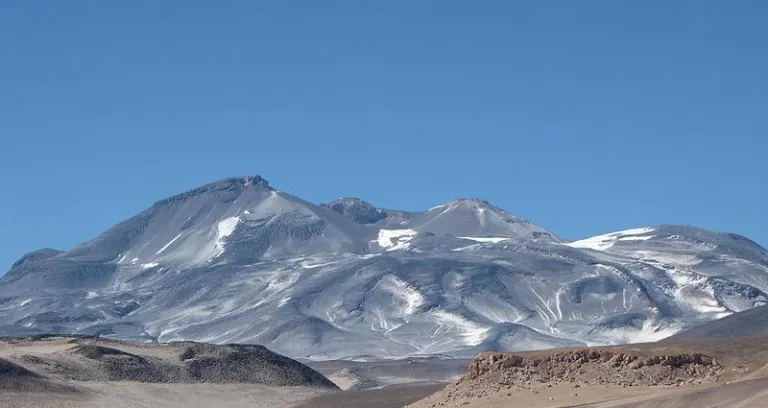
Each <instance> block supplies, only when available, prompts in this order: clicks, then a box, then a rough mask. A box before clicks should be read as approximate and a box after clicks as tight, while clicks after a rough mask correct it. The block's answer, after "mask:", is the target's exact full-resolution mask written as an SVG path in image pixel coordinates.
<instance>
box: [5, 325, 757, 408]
mask: <svg viewBox="0 0 768 408" xmlns="http://www.w3.org/2000/svg"><path fill="white" fill-rule="evenodd" d="M309 366H311V368H310V367H308V366H307V365H304V364H301V363H299V362H297V361H295V360H292V359H288V358H285V357H282V356H279V355H277V354H274V353H271V352H269V351H268V350H266V349H264V348H261V347H258V346H232V345H229V346H212V345H207V344H199V343H191V342H183V343H170V344H164V345H139V344H131V343H124V342H116V341H110V340H103V339H95V338H77V337H42V338H16V339H2V340H0V406H2V407H9V408H16V407H18V408H38V407H73V408H74V407H84V408H91V407H94V408H95V407H104V406H110V407H118V408H122V407H145V408H149V407H153V408H154V407H184V408H194V407H251V408H261V407H265V408H266V407H282V408H288V407H291V408H330V407H350V408H353V407H366V408H400V407H404V406H407V407H408V408H439V407H463V408H481V407H483V408H502V407H505V408H506V407H531V408H538V407H541V408H543V407H548V408H552V407H596V408H597V407H623V408H708V407H728V408H765V407H768V337H748V338H737V339H725V340H698V341H691V340H683V341H678V342H668V343H649V344H636V345H626V346H614V347H593V348H577V349H556V350H543V351H535V352H522V353H484V354H481V355H479V356H478V357H477V358H475V359H473V360H449V359H436V358H434V359H430V358H425V359H406V360H391V361H376V362H360V361H324V362H310V363H309ZM326 377H328V378H331V379H335V381H336V384H334V383H332V382H331V381H330V380H329V379H328V378H326ZM344 389H346V391H345V390H344Z"/></svg>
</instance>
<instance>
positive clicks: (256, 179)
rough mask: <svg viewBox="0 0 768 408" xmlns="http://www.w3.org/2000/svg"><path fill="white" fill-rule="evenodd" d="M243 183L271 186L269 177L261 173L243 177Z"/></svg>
mask: <svg viewBox="0 0 768 408" xmlns="http://www.w3.org/2000/svg"><path fill="white" fill-rule="evenodd" d="M243 184H245V185H246V186H250V185H254V186H259V187H265V188H269V181H267V179H265V178H264V177H261V176H259V175H256V176H245V177H243Z"/></svg>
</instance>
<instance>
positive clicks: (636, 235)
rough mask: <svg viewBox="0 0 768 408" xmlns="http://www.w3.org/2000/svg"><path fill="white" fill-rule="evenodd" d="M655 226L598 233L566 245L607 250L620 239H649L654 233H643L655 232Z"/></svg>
mask: <svg viewBox="0 0 768 408" xmlns="http://www.w3.org/2000/svg"><path fill="white" fill-rule="evenodd" d="M653 231H654V229H653V228H634V229H628V230H624V231H619V232H613V233H610V234H605V235H598V236H596V237H591V238H587V239H582V240H580V241H574V242H570V243H567V244H565V245H567V246H569V247H572V248H584V249H594V250H596V251H605V250H606V249H608V248H610V247H612V246H613V245H615V244H616V243H617V242H619V241H647V240H649V239H651V238H653V235H643V234H648V233H650V232H653Z"/></svg>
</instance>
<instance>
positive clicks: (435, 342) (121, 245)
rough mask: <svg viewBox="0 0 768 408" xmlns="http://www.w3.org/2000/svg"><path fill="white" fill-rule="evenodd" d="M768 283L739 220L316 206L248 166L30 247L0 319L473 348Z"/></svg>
mask: <svg viewBox="0 0 768 408" xmlns="http://www.w3.org/2000/svg"><path fill="white" fill-rule="evenodd" d="M766 292H768V252H767V251H766V250H765V249H764V248H762V247H760V246H759V245H757V244H756V243H754V242H752V241H750V240H749V239H746V238H744V237H740V236H738V235H734V234H723V233H718V232H712V231H706V230H701V229H697V228H693V227H683V226H655V227H648V228H637V229H632V230H626V231H620V232H616V233H610V234H605V235H601V236H598V237H593V238H587V239H584V240H579V241H575V242H567V241H564V240H562V239H560V238H558V237H557V236H556V235H555V234H554V233H552V232H550V231H548V230H546V229H544V228H542V227H540V226H537V225H535V224H533V223H531V222H530V221H527V220H525V219H523V218H519V217H516V216H514V215H511V214H509V213H508V212H507V211H505V210H503V209H501V208H498V207H496V206H494V205H492V204H490V203H489V202H487V201H485V200H481V199H475V198H467V199H458V200H454V201H451V202H449V203H446V204H443V205H439V206H436V207H433V208H431V209H429V210H426V211H421V212H409V211H401V210H393V209H384V208H379V207H376V206H375V205H373V204H370V203H368V202H366V201H364V200H362V199H359V198H340V199H338V200H334V201H332V202H330V203H326V204H320V205H316V204H313V203H310V202H307V201H305V200H302V199H300V198H298V197H296V196H293V195H290V194H288V193H285V192H282V191H280V190H278V189H275V188H273V187H271V186H270V185H269V183H268V182H267V180H265V179H264V178H262V177H260V176H248V177H238V178H228V179H225V180H221V181H218V182H215V183H211V184H207V185H204V186H202V187H199V188H196V189H193V190H190V191H187V192H184V193H182V194H179V195H176V196H173V197H170V198H167V199H164V200H161V201H158V202H157V203H155V204H154V205H152V206H151V207H149V208H147V209H146V210H144V211H142V212H141V213H139V214H137V215H135V216H133V217H131V218H129V219H127V220H125V221H123V222H121V223H119V224H117V225H116V226H114V227H112V228H110V229H109V230H107V231H105V232H104V233H103V234H101V235H99V236H98V237H95V238H94V239H92V240H90V241H87V242H84V243H82V244H80V245H78V246H77V247H75V248H73V249H71V250H67V251H58V250H53V249H42V250H38V251H35V252H32V253H30V254H27V255H25V256H24V257H22V258H21V259H20V260H19V261H17V262H16V263H15V264H14V265H13V267H12V268H11V270H10V271H9V272H8V273H7V274H6V275H5V276H4V277H3V278H2V279H0V335H18V334H34V333H83V334H92V335H102V336H107V337H114V338H122V339H133V340H141V341H172V340H196V341H205V342H214V343H257V344H263V345H266V346H268V347H270V348H272V349H274V350H276V351H278V352H280V353H284V354H288V355H290V356H293V357H307V358H314V359H324V358H350V357H359V356H377V357H405V356H415V355H431V354H443V355H453V356H470V355H473V354H475V353H477V352H478V351H484V350H499V349H503V350H524V349H534V348H547V347H558V346H577V345H584V344H589V345H591V344H613V343H626V342H637V341H652V340H657V339H661V338H664V337H666V336H669V335H672V334H674V333H676V332H678V331H680V330H682V329H685V328H687V327H690V326H692V325H695V324H697V323H700V322H703V321H708V320H712V319H716V318H719V317H723V316H726V315H728V314H731V313H733V312H739V311H743V310H747V309H750V308H752V307H755V306H759V305H763V304H765V303H766V302H768V295H766Z"/></svg>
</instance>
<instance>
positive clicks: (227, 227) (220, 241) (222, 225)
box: [212, 217, 240, 258]
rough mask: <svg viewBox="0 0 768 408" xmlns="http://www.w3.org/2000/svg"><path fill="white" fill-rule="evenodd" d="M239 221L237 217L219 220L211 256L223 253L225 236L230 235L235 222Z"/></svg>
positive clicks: (235, 224)
mask: <svg viewBox="0 0 768 408" xmlns="http://www.w3.org/2000/svg"><path fill="white" fill-rule="evenodd" d="M239 222H240V218H239V217H229V218H226V219H224V220H223V221H221V222H219V224H218V230H217V233H216V242H214V244H213V248H214V252H213V256H212V258H215V257H217V256H219V255H221V254H222V253H224V244H225V243H226V240H225V238H227V237H228V236H230V235H232V233H233V232H235V228H237V224H238V223H239Z"/></svg>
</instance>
